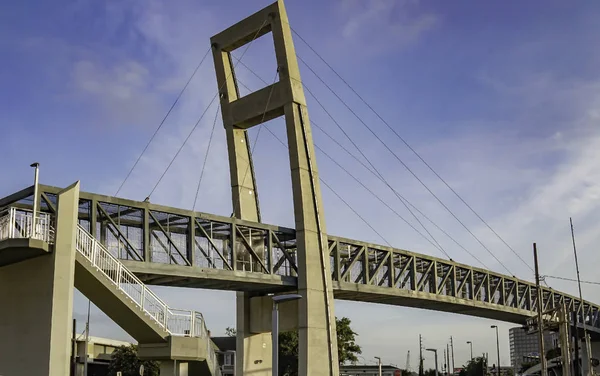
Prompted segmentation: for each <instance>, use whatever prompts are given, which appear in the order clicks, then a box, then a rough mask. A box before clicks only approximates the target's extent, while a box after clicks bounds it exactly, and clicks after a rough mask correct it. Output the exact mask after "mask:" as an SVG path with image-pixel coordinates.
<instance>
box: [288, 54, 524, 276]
mask: <svg viewBox="0 0 600 376" xmlns="http://www.w3.org/2000/svg"><path fill="white" fill-rule="evenodd" d="M298 59H299V60H300V61H301V62H303V63H304V65H306V66H307V67H308V69H309V70H310V71H311V72H312V73H313V74H314V75H315V76H316V77H317V78H318V79H319V80H320V81H321V83H323V85H325V86H326V87H327V88H328V89H329V90H330V91H331V92H332V93H333V94H334V95H335V96H336V97H337V98H338V100H339V101H340V102H342V104H343V105H344V106H345V107H346V108H347V109H348V110H349V111H350V112H351V113H352V114H353V115H354V116H355V117H356V118H357V119H358V120H359V121H360V122H361V123H362V124H363V125H364V126H365V127H366V128H367V129H368V130H369V132H371V134H373V136H374V137H375V138H376V139H377V140H378V141H379V142H380V143H381V144H382V145H383V146H384V147H385V148H386V149H387V150H388V151H389V152H390V153H391V154H392V155H393V156H394V157H395V158H396V159H397V160H398V162H400V163H401V164H402V166H404V168H405V169H406V170H407V171H408V172H410V173H411V175H413V177H414V178H415V179H417V181H418V182H419V183H420V184H421V185H422V186H423V187H424V188H425V189H426V190H427V191H428V192H429V193H430V194H431V195H432V196H433V197H434V198H435V199H436V200H437V201H438V202H439V203H440V204H441V205H442V206H443V207H444V208H445V209H446V211H448V212H449V213H450V214H451V215H452V217H454V219H456V221H458V223H460V224H461V226H462V227H464V228H465V230H467V232H468V233H469V234H470V235H471V236H472V237H473V238H474V239H475V240H476V241H477V242H478V243H479V244H480V245H481V246H482V247H483V248H484V249H485V250H486V251H487V252H488V253H489V254H490V255H491V256H492V257H493V258H494V259H495V260H496V261H497V262H498V263H499V264H500V265H501V266H502V267H503V268H504V269H505V270H506V271H507V272H508V273H509V274H511V275H514V274H513V273H512V272H511V271H510V270H509V269H508V267H507V266H506V265H505V264H504V263H503V262H502V261H500V259H499V258H498V257H496V255H495V254H494V253H493V252H492V251H491V250H490V249H489V248H488V247H487V246H486V245H485V244H483V242H482V241H481V240H480V239H479V238H478V237H477V235H475V234H474V233H473V232H472V231H471V230H470V229H469V228H468V227H467V225H465V224H464V222H463V221H461V220H460V219H459V218H458V217H457V216H456V214H454V212H453V211H452V210H451V209H450V208H449V207H448V206H447V205H446V204H444V202H443V201H442V200H441V199H440V198H439V197H438V196H437V195H436V194H435V193H434V192H433V191H432V190H431V189H430V188H429V187H428V186H427V184H425V182H423V180H421V179H420V178H419V177H418V176H417V174H416V173H415V172H414V171H413V170H412V169H411V168H410V167H408V165H407V164H406V163H405V162H404V161H403V160H402V158H400V157H399V156H398V155H397V154H396V153H395V152H394V151H393V150H392V149H391V148H390V147H389V146H388V145H387V144H386V143H385V142H384V141H383V140H382V139H381V137H379V135H377V133H375V131H373V129H372V128H371V127H369V126H368V125H367V124H366V123H365V122H364V120H362V118H361V117H360V116H358V115H357V114H356V112H355V111H354V110H353V109H352V108H351V107H350V106H349V105H348V104H347V103H346V102H345V101H344V100H343V99H342V98H341V97H340V96H339V95H338V94H337V93H336V92H335V90H333V89H332V88H331V86H329V85H328V84H327V83H326V82H325V81H324V80H323V79H322V78H321V77H320V76H319V75H318V74H317V73H316V72H315V71H314V69H312V67H310V66H309V65H308V64H307V63H306V62H305V61H304V60H302V59H301V58H300V56H298ZM296 81H298V82H300V81H299V80H297V79H296ZM300 83H301V84H302V85H304V88H305V89H306V90H307V91H308V92H309V93H311V95H312V96H313V98H314V97H315V96H314V94H312V92H311V90H310V89H309V88H308V86H307V85H306V84H304V83H302V82H300ZM315 99H316V98H315Z"/></svg>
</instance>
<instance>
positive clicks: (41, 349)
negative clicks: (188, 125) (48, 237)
mask: <svg viewBox="0 0 600 376" xmlns="http://www.w3.org/2000/svg"><path fill="white" fill-rule="evenodd" d="M78 205H79V182H77V183H75V184H73V185H71V186H70V187H68V188H66V189H65V190H63V191H61V192H60V193H59V194H58V214H57V218H56V240H55V246H54V250H53V252H51V253H50V254H48V255H44V256H40V257H37V258H33V259H28V260H25V261H22V262H19V263H16V264H12V265H8V266H5V267H2V268H0V302H5V303H6V304H3V305H2V309H0V375H3V376H21V375H31V376H65V375H68V374H69V372H70V355H71V335H72V325H73V323H72V316H73V288H74V287H73V286H74V275H75V252H76V250H75V236H76V229H77V211H78Z"/></svg>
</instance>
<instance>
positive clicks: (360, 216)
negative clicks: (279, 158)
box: [265, 127, 392, 247]
mask: <svg viewBox="0 0 600 376" xmlns="http://www.w3.org/2000/svg"><path fill="white" fill-rule="evenodd" d="M265 129H266V130H267V132H269V133H270V134H271V135H272V136H273V137H275V139H276V140H277V141H279V143H280V144H281V145H283V147H284V148H286V149H289V147H288V146H287V145H286V144H285V143H284V142H283V141H282V140H281V139H280V138H279V136H277V135H276V134H275V133H274V132H273V131H271V130H270V129H269V128H268V127H265ZM319 181H321V183H323V185H324V186H326V187H327V188H329V190H330V191H331V192H332V193H333V194H334V195H335V196H336V197H337V198H339V199H340V201H342V202H343V203H344V205H346V206H347V207H348V208H349V209H350V210H352V212H353V213H354V214H356V216H357V217H358V218H360V220H362V221H363V222H364V223H365V224H366V225H367V226H369V228H370V229H371V230H373V232H374V233H375V234H377V236H379V237H380V238H381V239H382V240H383V241H384V242H385V244H387V245H388V246H390V247H392V245H391V244H390V242H388V241H387V240H386V238H385V237H384V236H383V235H381V234H380V233H379V231H377V230H376V229H375V228H374V227H373V226H372V225H371V224H370V223H369V221H367V220H366V219H365V218H364V217H363V216H362V215H360V213H358V212H357V211H356V209H354V208H353V207H352V205H350V204H349V203H348V201H346V200H344V198H343V197H342V196H341V195H340V194H339V193H337V191H336V190H335V189H333V187H331V186H330V185H329V184H327V182H326V181H325V180H323V178H322V177H320V176H319Z"/></svg>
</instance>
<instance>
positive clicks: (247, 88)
mask: <svg viewBox="0 0 600 376" xmlns="http://www.w3.org/2000/svg"><path fill="white" fill-rule="evenodd" d="M242 65H243V63H242ZM238 83H239V84H240V85H242V86H243V87H244V88H246V90H248V91H252V90H251V89H250V88H249V87H248V86H247V85H246V84H244V83H243V82H241V81H240V80H239V79H238ZM311 123H312V124H313V125H315V122H314V121H312V120H311ZM266 129H267V131H268V132H269V133H271V134H272V135H273V137H274V138H275V139H277V141H279V143H281V144H282V145H283V146H284V147H286V148H287V146H286V145H285V143H284V142H283V141H282V140H281V139H280V138H279V137H278V136H277V135H276V134H274V133H273V131H271V130H270V129H269V128H266ZM315 148H316V149H317V150H319V151H320V152H321V153H322V154H324V155H325V156H326V157H327V158H329V159H330V160H331V161H332V162H333V163H335V164H336V165H337V166H338V167H339V168H340V169H342V170H343V171H344V172H346V173H347V174H348V175H349V176H350V177H351V178H352V179H354V180H355V181H356V182H357V183H358V184H360V185H361V186H362V187H363V188H364V189H365V190H367V191H368V192H369V193H370V194H371V195H373V196H374V197H375V198H376V199H377V200H379V201H380V202H381V203H382V204H383V205H385V206H386V207H387V208H388V209H389V210H391V211H392V212H393V213H394V214H396V215H397V216H398V217H399V218H400V219H401V220H402V221H404V222H405V223H406V224H407V225H408V226H410V227H411V228H412V229H413V230H415V231H416V232H417V233H418V234H419V235H421V236H422V237H423V239H425V240H427V241H428V242H429V243H430V244H431V245H432V246H433V247H434V248H436V249H438V250H439V251H440V252H442V253H443V252H444V251H443V250H442V249H440V248H439V247H438V246H437V245H436V244H434V243H433V242H432V241H431V239H429V238H428V237H427V236H425V235H424V234H423V233H422V232H420V231H419V230H418V229H417V228H416V227H414V226H413V225H412V224H411V223H410V222H408V221H407V220H406V219H405V218H404V217H403V216H402V215H401V214H400V213H398V212H397V211H396V210H394V209H393V208H392V207H391V206H390V205H389V204H387V203H386V202H385V201H384V200H383V199H382V198H381V197H379V196H378V195H377V194H376V193H375V192H373V191H372V190H371V189H369V188H368V187H367V186H366V185H365V184H364V183H363V182H361V181H360V179H358V178H357V177H356V176H355V175H353V174H352V173H351V172H350V171H348V169H346V168H345V167H343V166H342V165H341V164H340V163H339V162H338V161H336V160H335V159H334V158H333V157H332V156H330V155H329V154H327V153H326V152H325V151H324V150H323V149H322V148H321V147H319V145H317V144H316V143H315ZM346 150H347V149H346ZM361 163H362V161H361ZM365 168H367V167H365ZM369 171H370V172H371V173H373V172H372V171H371V170H369ZM324 184H326V183H324ZM328 188H329V189H332V188H331V187H330V186H328ZM334 194H335V195H336V196H338V197H339V198H340V200H342V201H343V202H344V201H345V200H344V199H343V198H342V197H341V196H339V195H338V194H337V193H336V192H334ZM346 205H348V206H349V204H348V203H347V202H346ZM411 205H412V204H411ZM350 210H352V211H353V212H355V213H356V214H357V215H358V216H359V218H361V219H362V220H363V221H365V219H364V218H362V217H361V216H360V215H359V214H358V213H357V212H356V211H355V210H354V209H353V208H352V207H350ZM373 230H374V229H373ZM374 231H375V230H374ZM375 232H376V233H377V234H378V235H379V236H380V237H381V238H382V239H383V240H384V241H385V238H384V237H383V236H381V235H380V234H379V233H378V232H377V231H375ZM388 245H389V243H388ZM390 246H391V245H390ZM446 256H447V257H448V258H449V259H450V260H451V261H452V258H450V257H449V256H448V254H446ZM478 261H479V260H478ZM479 262H480V263H481V264H482V265H483V266H484V267H485V268H487V267H486V266H485V264H483V263H482V262H481V261H479Z"/></svg>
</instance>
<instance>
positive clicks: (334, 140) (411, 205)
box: [311, 120, 489, 269]
mask: <svg viewBox="0 0 600 376" xmlns="http://www.w3.org/2000/svg"><path fill="white" fill-rule="evenodd" d="M311 123H312V125H314V127H315V128H316V129H318V130H320V131H321V132H323V133H324V134H325V135H326V136H327V137H329V138H330V139H331V140H332V141H333V142H335V143H336V144H337V145H338V146H339V147H340V148H341V149H342V150H344V151H345V152H346V153H347V154H348V155H349V156H350V157H352V158H354V160H356V161H357V162H358V163H360V164H361V166H362V167H363V168H364V169H366V170H367V171H369V172H370V173H371V174H372V175H373V176H375V177H376V178H377V179H381V178H380V177H379V176H378V175H377V174H376V173H375V172H373V171H372V170H371V169H370V168H369V166H367V165H366V164H365V163H364V162H363V161H361V160H360V159H359V158H358V157H357V156H355V155H354V154H352V152H350V150H348V148H346V147H345V146H343V145H342V144H340V143H339V141H337V140H336V139H335V138H334V137H332V136H331V135H330V134H329V133H327V132H326V131H325V130H324V129H323V127H321V126H319V125H318V124H317V123H316V122H315V121H314V120H311ZM315 146H317V144H316V143H315ZM334 162H335V160H334ZM335 163H336V164H337V162H335ZM396 193H398V196H399V198H400V199H401V200H404V201H405V202H406V203H407V204H408V205H410V207H411V208H413V209H414V210H415V211H416V212H417V213H419V214H420V215H421V216H423V218H425V219H426V220H427V221H428V222H429V223H431V224H432V225H433V226H435V228H437V229H438V230H439V231H441V232H442V233H443V234H444V235H446V236H447V237H448V238H449V239H450V240H452V241H453V242H454V243H455V244H456V245H457V246H459V247H460V248H461V249H462V250H464V251H465V252H467V254H469V255H470V256H471V257H473V258H474V259H475V260H476V261H477V262H479V263H480V264H481V265H482V266H483V267H484V268H486V269H489V268H488V267H487V266H486V265H485V264H484V263H483V262H482V261H481V260H480V259H479V258H478V257H477V256H475V255H474V254H473V253H472V252H471V251H469V250H468V249H467V248H465V246H463V245H462V244H461V243H459V242H458V241H457V240H456V239H455V238H454V237H453V236H452V235H450V234H449V233H448V232H447V231H445V230H444V229H443V228H441V227H440V226H439V225H438V224H437V223H435V222H434V221H433V220H432V219H431V218H429V216H427V215H426V214H425V213H423V212H422V211H421V210H420V209H419V208H418V207H416V206H415V205H414V204H412V203H411V202H410V200H408V199H407V198H406V197H404V196H402V194H400V193H399V192H397V191H396ZM411 227H413V226H412V225H411ZM413 229H415V228H414V227H413ZM415 231H417V230H416V229H415ZM417 232H419V231H417ZM422 236H423V235H422ZM428 240H429V239H428ZM430 243H431V241H430ZM432 244H433V243H432ZM436 248H437V247H436ZM450 260H452V259H450Z"/></svg>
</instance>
